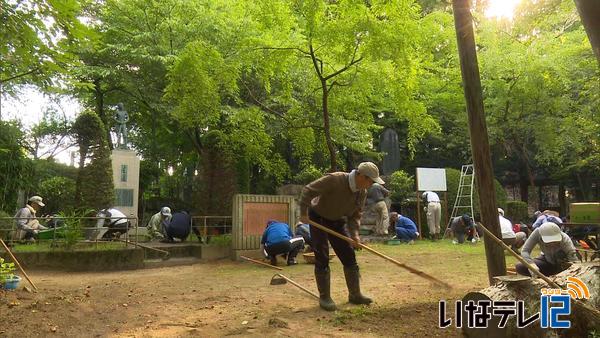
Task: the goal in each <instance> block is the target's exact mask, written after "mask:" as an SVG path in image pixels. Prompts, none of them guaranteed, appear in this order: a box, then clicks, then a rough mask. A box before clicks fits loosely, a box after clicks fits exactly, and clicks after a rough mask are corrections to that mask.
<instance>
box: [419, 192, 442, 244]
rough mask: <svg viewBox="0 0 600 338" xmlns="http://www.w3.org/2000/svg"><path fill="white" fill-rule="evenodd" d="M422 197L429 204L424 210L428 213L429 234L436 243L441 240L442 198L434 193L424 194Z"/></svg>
mask: <svg viewBox="0 0 600 338" xmlns="http://www.w3.org/2000/svg"><path fill="white" fill-rule="evenodd" d="M422 197H423V199H424V200H425V202H426V203H427V206H425V208H424V209H425V212H427V226H428V227H429V234H430V235H431V240H433V241H435V240H437V239H439V238H440V222H441V219H442V205H441V203H440V197H439V196H438V194H436V193H434V192H433V191H426V192H424V193H423V196H422Z"/></svg>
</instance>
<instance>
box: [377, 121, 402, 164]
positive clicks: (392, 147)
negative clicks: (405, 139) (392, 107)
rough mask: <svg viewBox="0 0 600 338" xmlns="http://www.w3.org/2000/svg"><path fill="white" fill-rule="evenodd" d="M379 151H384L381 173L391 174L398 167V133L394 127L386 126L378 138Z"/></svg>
mask: <svg viewBox="0 0 600 338" xmlns="http://www.w3.org/2000/svg"><path fill="white" fill-rule="evenodd" d="M379 148H380V151H382V152H384V153H385V155H384V156H383V165H382V166H381V172H382V175H391V174H392V173H393V172H394V171H397V170H399V169H400V145H399V144H398V133H396V131H395V130H394V129H391V128H386V129H385V130H384V131H383V133H381V136H380V138H379Z"/></svg>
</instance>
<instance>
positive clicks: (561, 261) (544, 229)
mask: <svg viewBox="0 0 600 338" xmlns="http://www.w3.org/2000/svg"><path fill="white" fill-rule="evenodd" d="M538 244H539V246H540V250H541V251H542V254H541V255H540V256H539V257H537V258H534V259H532V258H531V250H532V249H533V248H534V247H535V246H536V245H538ZM521 256H523V258H524V259H525V260H526V261H527V262H529V263H531V264H532V265H533V266H534V267H535V268H536V269H537V270H539V271H540V272H541V273H542V274H544V275H545V276H552V275H556V274H557V273H559V272H561V271H564V270H566V269H567V268H568V267H569V266H570V265H571V263H576V262H578V261H579V260H578V259H577V254H576V253H575V247H574V246H573V242H572V241H571V239H570V238H569V236H567V234H565V233H564V232H562V231H561V230H560V228H559V227H558V225H556V224H555V223H552V222H546V223H544V224H542V225H541V226H539V227H538V228H537V229H535V230H533V232H532V233H531V236H529V238H528V239H527V241H526V242H525V245H523V249H521ZM515 268H516V270H517V273H519V274H521V275H525V276H531V272H530V271H529V269H528V268H527V267H526V266H525V264H523V263H518V264H517V265H516V266H515Z"/></svg>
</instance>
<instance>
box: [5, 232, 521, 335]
mask: <svg viewBox="0 0 600 338" xmlns="http://www.w3.org/2000/svg"><path fill="white" fill-rule="evenodd" d="M375 247H376V249H378V250H382V251H383V252H385V253H386V254H389V255H390V256H392V257H395V258H397V259H398V260H400V261H401V262H404V263H406V264H409V265H411V266H413V267H416V268H418V269H421V270H423V271H425V272H427V273H430V274H433V275H435V276H437V277H438V278H440V279H442V280H444V281H447V282H448V283H450V284H451V285H453V286H454V289H452V290H450V291H446V290H441V289H438V288H435V287H433V286H432V285H431V284H430V283H429V282H427V281H426V280H423V279H420V278H419V277H418V276H415V275H412V274H410V273H408V272H406V271H404V270H402V269H400V268H398V267H396V266H394V265H392V264H390V263H388V262H386V261H384V260H382V259H380V258H378V257H375V256H372V255H371V254H369V253H367V252H359V253H358V260H359V264H360V266H361V272H362V286H363V291H364V293H365V294H367V295H370V296H372V297H373V298H374V299H375V303H374V304H373V305H371V306H368V307H361V306H354V305H350V304H348V303H347V291H346V286H345V282H344V277H343V271H342V266H341V264H340V263H339V261H338V260H337V258H336V259H334V261H333V262H332V264H331V269H332V290H333V295H332V297H333V298H334V300H335V301H336V303H337V304H338V306H339V308H340V310H339V311H336V312H335V313H328V312H325V311H322V310H320V309H319V307H318V304H317V302H316V300H315V299H313V298H312V297H311V296H309V295H307V294H305V293H304V292H303V291H301V290H299V289H297V288H295V287H294V286H292V285H290V284H286V285H277V286H271V285H269V281H270V279H271V276H272V275H273V274H274V273H275V272H276V271H275V270H271V269H268V268H263V267H260V266H255V265H251V264H250V263H245V262H232V261H229V260H221V261H216V262H209V263H203V264H195V265H190V266H181V267H169V268H157V269H146V270H136V271H122V272H107V273H62V272H41V271H37V272H36V271H32V272H31V273H30V275H31V277H32V279H33V280H34V281H35V282H36V284H37V286H38V288H39V289H40V291H39V292H38V293H29V292H27V291H25V290H23V288H22V287H20V290H18V291H15V292H0V336H2V337H4V336H7V337H32V336H50V335H52V336H69V337H188V336H202V337H215V336H236V335H238V336H255V337H273V336H290V337H298V336H303V337H307V336H308V337H312V336H364V337H368V336H394V337H407V336H413V337H454V336H456V337H458V336H461V334H460V332H459V331H458V330H456V329H443V330H442V329H439V328H438V301H439V300H440V299H446V300H449V301H453V300H455V299H460V298H462V296H463V295H464V294H465V293H466V292H468V291H470V290H479V289H481V288H483V287H485V286H487V273H486V268H485V256H484V253H483V244H482V243H479V244H477V245H475V246H472V245H464V246H453V245H452V244H450V243H448V242H444V243H429V242H419V243H417V244H416V245H410V246H409V245H403V246H385V245H376V246H375ZM507 260H508V261H509V262H512V260H510V258H509V257H507ZM300 262H302V259H300ZM312 271H313V266H312V265H308V264H304V263H303V262H302V263H301V264H299V265H297V266H293V267H284V271H283V274H285V275H286V276H289V277H290V278H292V279H294V280H295V281H297V282H299V283H300V284H302V285H304V286H306V287H308V288H309V289H311V290H315V292H316V286H315V284H314V280H313V274H312ZM21 285H22V286H26V285H27V284H26V282H25V281H23V282H22V284H21Z"/></svg>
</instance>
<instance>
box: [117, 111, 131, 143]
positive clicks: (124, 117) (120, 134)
mask: <svg viewBox="0 0 600 338" xmlns="http://www.w3.org/2000/svg"><path fill="white" fill-rule="evenodd" d="M115 120H116V121H117V146H116V147H117V148H119V149H127V125H126V123H127V122H128V121H129V114H127V111H126V110H125V107H124V106H123V103H118V104H117V113H116V114H115ZM121 139H122V142H121Z"/></svg>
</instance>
